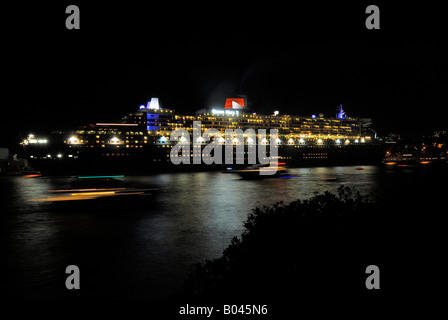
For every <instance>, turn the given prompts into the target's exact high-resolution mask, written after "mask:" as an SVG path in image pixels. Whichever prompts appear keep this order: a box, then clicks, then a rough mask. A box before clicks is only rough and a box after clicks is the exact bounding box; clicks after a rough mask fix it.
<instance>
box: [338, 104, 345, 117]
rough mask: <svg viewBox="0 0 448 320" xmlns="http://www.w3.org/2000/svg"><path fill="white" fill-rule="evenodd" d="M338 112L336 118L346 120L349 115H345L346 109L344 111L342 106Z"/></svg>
mask: <svg viewBox="0 0 448 320" xmlns="http://www.w3.org/2000/svg"><path fill="white" fill-rule="evenodd" d="M337 110H338V112H337V113H336V118H338V119H345V118H346V117H347V114H346V113H345V111H344V109H342V104H340V105H339V107H338V108H337Z"/></svg>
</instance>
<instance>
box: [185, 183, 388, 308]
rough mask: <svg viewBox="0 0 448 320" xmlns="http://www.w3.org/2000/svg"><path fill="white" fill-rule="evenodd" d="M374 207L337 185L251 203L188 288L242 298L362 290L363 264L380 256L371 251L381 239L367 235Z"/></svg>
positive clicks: (192, 292) (372, 231) (212, 296)
mask: <svg viewBox="0 0 448 320" xmlns="http://www.w3.org/2000/svg"><path fill="white" fill-rule="evenodd" d="M377 209H378V207H377V205H375V204H373V203H372V202H371V201H370V199H369V198H367V197H364V196H361V195H360V194H359V193H358V192H356V191H355V190H354V189H350V188H347V187H343V186H342V187H340V188H339V189H338V194H337V195H335V194H332V193H329V192H326V193H324V194H318V195H315V196H314V197H312V198H310V199H308V200H304V201H301V200H297V201H294V202H292V203H290V204H287V205H285V204H283V203H277V204H275V205H274V206H273V207H263V208H256V209H254V210H253V211H252V213H251V214H249V216H248V219H247V221H246V222H245V223H244V226H245V228H246V230H245V231H244V233H243V234H242V235H241V237H240V238H238V237H234V238H233V239H232V242H231V244H230V245H229V246H228V248H227V249H225V250H224V252H223V255H222V257H220V258H218V259H214V260H208V261H206V262H205V264H198V265H197V267H196V271H195V272H194V273H192V274H191V275H190V277H189V278H188V280H187V281H186V291H187V294H188V295H189V296H190V297H196V298H198V299H205V300H207V299H208V300H217V299H224V298H227V299H228V298H229V297H230V298H232V299H245V301H247V299H248V297H251V298H253V299H258V298H264V299H266V298H267V299H274V298H278V299H283V298H286V297H287V296H290V295H291V293H293V295H294V296H295V297H300V296H302V297H305V296H306V297H312V296H316V295H319V296H323V295H328V294H331V295H334V294H338V295H342V296H344V295H345V294H347V293H350V295H352V296H353V295H354V294H355V295H356V294H358V293H359V292H361V291H363V290H364V291H365V284H364V283H365V268H366V266H368V265H369V264H373V262H372V261H376V263H380V262H381V261H379V260H375V257H376V256H377V254H378V253H379V251H380V246H381V245H382V243H383V242H381V241H380V242H378V241H372V240H374V239H377V238H378V236H379V235H378V233H376V231H378V230H376V229H377V227H376V226H378V225H379V216H380V215H379V214H378V210H377ZM383 236H384V234H383ZM367 256H368V257H369V259H373V260H368V259H367V258H366V257H367Z"/></svg>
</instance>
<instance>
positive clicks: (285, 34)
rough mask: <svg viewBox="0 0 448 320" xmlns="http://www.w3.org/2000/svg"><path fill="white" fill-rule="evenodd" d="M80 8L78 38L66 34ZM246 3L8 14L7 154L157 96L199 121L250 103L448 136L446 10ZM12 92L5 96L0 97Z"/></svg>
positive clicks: (383, 129) (263, 109)
mask: <svg viewBox="0 0 448 320" xmlns="http://www.w3.org/2000/svg"><path fill="white" fill-rule="evenodd" d="M68 4H77V5H79V7H80V11H81V29H80V30H67V29H65V19H66V17H67V15H66V14H65V7H66V6H67V5H68ZM368 4H369V3H366V4H358V5H356V6H345V7H341V6H336V5H333V6H331V7H330V6H326V5H324V4H317V5H315V6H314V7H304V6H303V5H300V6H299V7H298V6H297V3H292V2H291V3H289V2H287V3H283V4H282V3H279V4H275V5H272V4H262V5H260V4H257V5H252V6H250V5H244V6H243V5H241V4H239V3H238V2H218V3H208V5H207V6H204V5H201V4H194V5H192V4H190V3H184V4H179V3H178V2H168V3H164V5H146V6H143V5H131V4H126V5H122V6H120V7H118V6H116V5H115V6H114V5H111V4H107V3H105V4H103V5H101V6H95V7H93V6H92V5H91V4H85V3H81V2H74V3H60V4H58V5H57V6H50V5H47V4H42V3H39V4H35V5H34V6H25V5H22V4H21V5H20V6H16V7H11V8H8V9H7V10H5V14H4V15H5V21H6V28H3V32H4V37H3V40H2V41H3V46H2V47H3V50H4V52H5V51H6V55H5V56H4V57H3V58H2V60H3V63H2V69H3V72H2V75H3V78H4V80H6V81H3V89H4V94H3V99H2V110H3V116H2V127H1V137H2V138H1V140H0V146H10V145H12V144H14V143H16V141H18V140H19V139H20V136H19V133H20V134H22V135H23V136H26V135H27V134H28V133H29V132H36V133H38V132H46V131H49V130H52V129H59V128H70V127H71V126H74V125H78V124H88V123H94V122H100V121H111V120H118V119H120V118H121V117H122V116H123V115H125V114H127V113H131V112H134V111H136V110H137V109H138V107H139V105H141V104H146V101H148V100H149V99H150V98H151V97H153V96H156V97H159V99H160V102H161V105H162V107H167V108H171V109H175V110H177V111H178V112H180V113H193V112H194V111H195V110H197V109H200V108H203V107H220V106H221V107H222V106H223V104H224V100H225V98H226V97H231V96H234V95H237V94H245V95H247V98H248V103H249V107H250V108H252V109H253V110H254V111H255V112H259V113H271V112H273V111H274V110H279V111H280V112H281V113H289V114H297V115H310V114H318V113H324V114H325V115H329V116H334V114H335V112H336V107H337V106H338V105H339V104H342V105H343V106H344V107H345V110H346V112H347V113H348V115H349V116H359V117H370V118H372V119H373V122H374V126H375V128H376V129H377V131H379V133H381V134H387V133H389V132H398V133H402V134H420V133H426V132H428V131H429V132H431V131H433V130H441V129H444V130H447V129H448V125H447V121H446V117H445V116H443V114H446V112H445V109H446V108H447V106H446V105H447V102H446V101H447V99H446V92H447V88H448V63H447V57H448V54H447V53H448V52H447V46H446V41H447V38H448V37H447V34H446V31H445V30H446V29H444V28H442V27H443V21H446V19H445V18H444V17H443V16H442V11H441V9H440V8H437V7H429V6H427V7H424V8H422V7H419V8H414V7H411V6H409V5H408V6H404V7H403V6H402V7H396V8H395V7H391V6H390V5H386V4H382V3H379V2H378V3H377V5H378V6H379V7H380V10H381V29H380V30H367V29H366V28H365V19H366V17H367V14H365V12H364V11H365V8H366V6H367V5H368ZM2 91H3V90H2Z"/></svg>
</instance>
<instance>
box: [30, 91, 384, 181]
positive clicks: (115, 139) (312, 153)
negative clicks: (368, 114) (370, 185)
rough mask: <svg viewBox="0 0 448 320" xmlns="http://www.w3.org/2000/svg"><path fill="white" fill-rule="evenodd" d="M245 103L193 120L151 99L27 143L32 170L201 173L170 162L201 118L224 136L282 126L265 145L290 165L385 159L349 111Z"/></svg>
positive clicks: (365, 122) (232, 101)
mask: <svg viewBox="0 0 448 320" xmlns="http://www.w3.org/2000/svg"><path fill="white" fill-rule="evenodd" d="M246 106H247V103H246V99H245V98H228V99H226V101H225V104H224V107H223V108H207V109H201V110H198V111H196V113H195V114H194V115H185V114H180V113H177V112H175V110H172V109H169V108H162V107H160V105H159V99H158V98H152V99H151V100H150V101H149V102H148V103H147V104H146V105H141V106H140V108H139V109H138V110H137V111H136V112H134V113H131V114H128V115H127V116H125V117H123V119H122V120H121V121H117V122H113V123H101V122H100V123H95V124H89V125H86V126H82V127H78V128H75V129H73V130H70V131H53V132H52V133H51V134H50V135H49V136H46V137H43V136H42V137H35V136H33V135H30V136H29V137H28V138H27V139H25V140H24V141H22V145H23V147H24V150H25V154H26V157H27V158H28V159H29V161H30V163H31V166H32V167H33V168H34V169H36V170H41V171H43V173H49V174H51V173H67V174H69V173H78V172H80V173H81V172H90V171H91V172H94V173H98V172H111V171H114V172H136V173H138V172H145V171H153V170H159V169H167V170H177V169H179V168H180V167H182V168H183V169H187V170H195V169H196V170H197V166H194V165H190V166H189V167H191V168H186V166H185V165H180V166H176V165H174V164H172V163H171V161H170V150H171V148H172V147H173V146H174V145H175V144H176V143H177V142H178V141H173V140H174V139H170V134H171V133H172V132H173V130H175V129H185V130H187V132H189V133H190V135H192V131H193V121H200V123H201V129H202V131H205V130H207V129H211V128H213V129H217V130H219V132H221V134H222V137H224V133H225V130H226V129H233V130H236V129H241V130H242V131H243V132H244V131H246V130H247V129H254V130H255V132H258V129H266V132H267V133H269V130H270V129H277V130H278V137H277V138H276V139H275V141H270V136H269V134H267V135H265V136H263V137H260V136H257V140H258V143H261V144H271V145H275V146H276V148H278V155H279V158H280V159H281V161H282V162H285V163H287V164H288V165H291V166H308V165H345V164H368V163H380V162H381V159H382V157H383V155H384V154H383V149H382V147H381V144H380V143H378V142H377V140H376V139H375V133H374V131H373V130H372V128H371V120H370V119H368V118H354V117H349V116H347V115H346V113H345V111H344V110H343V108H342V106H339V108H338V109H337V112H336V115H335V116H334V117H325V116H324V115H323V114H317V115H310V116H298V115H286V114H285V115H283V114H280V113H279V112H278V111H273V113H272V114H270V115H261V114H257V113H255V112H253V111H250V110H249V109H247V107H246ZM242 136H243V139H239V140H238V139H234V145H235V146H236V145H238V144H243V145H244V147H245V148H246V149H245V150H247V148H250V147H251V145H252V144H253V141H251V137H249V136H248V135H247V134H245V133H243V135H242ZM235 137H236V135H235ZM219 139H220V141H223V140H224V139H223V138H219ZM190 141H192V140H191V139H190ZM199 143H201V144H204V145H205V144H207V143H206V142H204V141H199ZM235 146H234V147H235ZM245 154H247V152H245ZM191 155H192V156H193V148H192V149H191ZM236 160H237V159H235V161H236ZM240 160H241V159H240ZM246 165H247V162H246ZM223 166H224V165H223ZM203 167H204V166H203ZM202 169H204V168H202Z"/></svg>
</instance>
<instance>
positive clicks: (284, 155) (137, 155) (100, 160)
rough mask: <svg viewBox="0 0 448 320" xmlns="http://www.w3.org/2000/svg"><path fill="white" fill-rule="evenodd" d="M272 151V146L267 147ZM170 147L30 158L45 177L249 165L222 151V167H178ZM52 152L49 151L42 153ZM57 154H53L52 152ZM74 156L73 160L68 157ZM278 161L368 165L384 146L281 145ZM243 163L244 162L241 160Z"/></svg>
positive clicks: (376, 159) (381, 153)
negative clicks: (228, 160) (227, 157)
mask: <svg viewBox="0 0 448 320" xmlns="http://www.w3.org/2000/svg"><path fill="white" fill-rule="evenodd" d="M267 149H268V150H269V147H268V148H267ZM170 150H171V148H170V147H169V146H156V145H154V146H145V148H142V149H138V150H128V149H126V150H125V151H123V150H117V149H107V148H106V149H102V150H88V151H85V150H77V151H75V152H73V150H71V149H70V150H63V151H60V150H59V152H60V154H62V156H61V157H52V158H49V157H43V156H36V155H35V156H34V157H33V158H30V159H29V161H30V164H31V167H32V168H33V169H34V170H39V171H41V172H42V174H43V175H76V174H145V173H153V172H171V171H173V172H175V171H207V170H221V171H222V170H226V168H228V167H229V166H232V167H233V168H234V169H242V168H244V167H246V166H247V165H248V164H251V163H249V162H248V159H247V153H245V156H244V163H242V164H236V159H235V157H234V161H233V164H226V163H225V158H224V157H225V155H224V152H223V155H222V156H223V158H222V160H221V163H222V164H213V165H206V164H204V163H203V162H202V163H201V164H193V161H192V159H191V161H190V163H191V164H183V163H182V164H179V165H174V164H173V163H172V162H171V160H170ZM47 153H51V150H46V151H45V152H43V153H42V154H45V155H46V154H47ZM53 154H54V153H53ZM69 154H70V155H71V156H70V157H69V156H68V155H69ZM235 155H236V152H235ZM278 155H279V162H284V163H285V164H286V165H287V166H289V167H308V166H334V165H367V164H381V161H382V159H383V157H384V147H383V146H382V145H380V144H369V145H361V144H359V145H350V146H289V145H287V146H279V147H278ZM240 162H241V161H240Z"/></svg>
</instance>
